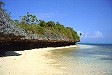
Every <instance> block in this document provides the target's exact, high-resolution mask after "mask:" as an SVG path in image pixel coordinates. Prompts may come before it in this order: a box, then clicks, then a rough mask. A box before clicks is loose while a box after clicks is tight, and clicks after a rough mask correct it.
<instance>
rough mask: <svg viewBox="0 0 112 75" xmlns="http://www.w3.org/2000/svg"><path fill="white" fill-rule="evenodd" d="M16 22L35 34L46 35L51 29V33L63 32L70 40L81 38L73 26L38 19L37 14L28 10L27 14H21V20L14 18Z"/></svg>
mask: <svg viewBox="0 0 112 75" xmlns="http://www.w3.org/2000/svg"><path fill="white" fill-rule="evenodd" d="M14 23H15V24H16V25H17V26H19V27H21V28H23V29H25V30H26V31H27V32H31V33H33V34H42V35H44V34H45V32H47V31H49V32H50V34H59V35H60V34H61V35H64V36H65V37H66V38H69V39H70V40H79V36H78V34H77V32H76V31H74V30H73V28H71V27H64V25H62V24H60V23H59V22H56V23H55V22H54V21H48V22H45V21H44V20H38V19H37V17H36V16H35V15H32V14H29V13H28V12H27V14H26V15H24V16H20V20H14Z"/></svg>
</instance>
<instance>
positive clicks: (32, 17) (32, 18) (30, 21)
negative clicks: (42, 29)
mask: <svg viewBox="0 0 112 75" xmlns="http://www.w3.org/2000/svg"><path fill="white" fill-rule="evenodd" d="M20 20H21V22H25V23H26V24H37V22H38V20H37V17H36V16H35V15H32V14H29V13H28V12H27V14H26V15H25V16H21V17H20Z"/></svg>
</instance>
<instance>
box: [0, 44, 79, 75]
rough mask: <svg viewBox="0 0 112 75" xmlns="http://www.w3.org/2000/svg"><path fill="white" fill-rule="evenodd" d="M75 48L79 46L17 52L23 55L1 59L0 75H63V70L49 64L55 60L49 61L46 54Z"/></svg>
mask: <svg viewBox="0 0 112 75" xmlns="http://www.w3.org/2000/svg"><path fill="white" fill-rule="evenodd" d="M74 47H77V45H71V46H66V47H56V48H53V47H48V48H39V49H32V50H25V51H15V52H16V53H19V54H22V55H20V56H8V57H0V75H63V71H62V69H57V68H55V67H53V66H51V65H49V64H47V62H48V61H53V59H51V60H50V59H47V58H46V57H45V54H46V53H49V51H50V50H56V49H64V48H74ZM11 52H12V51H10V52H8V53H11Z"/></svg>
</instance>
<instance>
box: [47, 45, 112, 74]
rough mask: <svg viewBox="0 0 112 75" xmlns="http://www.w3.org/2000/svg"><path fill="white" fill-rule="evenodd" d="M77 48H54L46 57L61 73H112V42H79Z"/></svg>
mask: <svg viewBox="0 0 112 75" xmlns="http://www.w3.org/2000/svg"><path fill="white" fill-rule="evenodd" d="M78 45H79V47H77V48H69V49H61V50H52V51H50V52H49V54H46V55H45V57H46V58H48V59H51V60H50V61H49V62H48V64H49V65H50V66H53V67H55V68H57V69H58V70H60V71H61V72H62V74H61V75H112V45H111V44H78Z"/></svg>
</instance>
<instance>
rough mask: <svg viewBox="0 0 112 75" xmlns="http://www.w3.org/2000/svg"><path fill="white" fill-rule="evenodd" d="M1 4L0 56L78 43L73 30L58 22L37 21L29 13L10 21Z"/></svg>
mask: <svg viewBox="0 0 112 75" xmlns="http://www.w3.org/2000/svg"><path fill="white" fill-rule="evenodd" d="M3 4H4V3H3V2H0V55H3V54H4V52H5V51H18V50H25V49H33V48H43V47H44V48H45V47H61V46H69V45H74V44H75V43H76V42H79V41H80V37H79V36H78V34H77V32H76V31H74V30H73V28H71V27H65V26H64V25H63V24H60V23H59V22H56V23H55V22H54V21H48V22H45V21H44V20H38V19H37V17H36V16H35V15H33V14H30V13H29V12H27V13H26V14H25V15H24V16H20V19H19V20H12V19H11V17H10V14H8V13H7V12H6V11H5V9H3V8H2V5H3Z"/></svg>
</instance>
